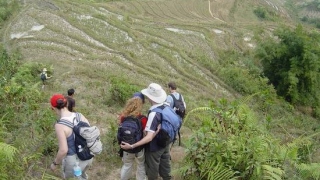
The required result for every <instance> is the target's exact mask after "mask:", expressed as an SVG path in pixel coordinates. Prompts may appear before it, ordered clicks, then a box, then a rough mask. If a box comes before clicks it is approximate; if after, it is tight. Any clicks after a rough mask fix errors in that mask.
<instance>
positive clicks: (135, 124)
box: [117, 116, 143, 153]
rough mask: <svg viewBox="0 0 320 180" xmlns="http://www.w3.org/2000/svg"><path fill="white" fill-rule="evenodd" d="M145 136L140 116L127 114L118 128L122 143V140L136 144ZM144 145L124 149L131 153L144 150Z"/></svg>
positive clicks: (118, 137) (119, 140) (118, 135)
mask: <svg viewBox="0 0 320 180" xmlns="http://www.w3.org/2000/svg"><path fill="white" fill-rule="evenodd" d="M142 138H143V131H142V125H141V120H140V119H139V118H138V117H134V116H127V117H125V118H124V119H123V121H122V123H121V124H120V126H119V128H118V133H117V139H118V143H119V144H120V143H121V141H123V142H126V143H129V144H131V145H132V144H134V143H136V142H138V141H140V140H141V139H142ZM142 148H143V146H138V147H136V148H133V149H129V150H123V151H126V152H129V153H137V152H140V151H141V150H142Z"/></svg>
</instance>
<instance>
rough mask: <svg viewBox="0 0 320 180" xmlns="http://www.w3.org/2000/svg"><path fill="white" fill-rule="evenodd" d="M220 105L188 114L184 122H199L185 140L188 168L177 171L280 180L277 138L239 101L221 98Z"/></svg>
mask: <svg viewBox="0 0 320 180" xmlns="http://www.w3.org/2000/svg"><path fill="white" fill-rule="evenodd" d="M220 106H221V107H200V108H196V109H194V110H192V111H190V112H189V113H188V115H187V117H186V120H185V123H186V124H188V119H190V118H191V116H192V117H193V118H197V122H201V123H200V124H199V129H198V130H196V131H195V132H194V135H193V136H192V137H191V139H190V141H189V142H188V143H187V157H186V158H185V163H186V166H189V167H191V168H189V169H187V170H186V169H183V168H182V169H181V173H182V174H183V175H185V177H188V178H189V179H196V177H201V179H215V180H219V179H221V180H225V179H273V180H280V179H281V178H282V177H283V175H284V171H283V168H282V166H281V162H282V161H281V160H280V158H279V157H278V156H277V155H278V153H277V152H278V150H279V146H277V145H278V144H279V143H278V142H277V139H274V138H273V137H272V136H270V135H268V134H267V133H266V132H264V131H263V130H261V129H259V128H258V126H257V122H256V120H255V119H256V118H255V114H254V113H253V112H252V111H251V110H250V109H249V108H248V107H247V106H246V105H245V104H244V103H243V102H241V101H238V102H232V103H227V102H226V101H225V100H222V101H220ZM204 112H205V113H204ZM192 122H193V121H192ZM191 174H195V175H194V176H193V177H190V175H191Z"/></svg>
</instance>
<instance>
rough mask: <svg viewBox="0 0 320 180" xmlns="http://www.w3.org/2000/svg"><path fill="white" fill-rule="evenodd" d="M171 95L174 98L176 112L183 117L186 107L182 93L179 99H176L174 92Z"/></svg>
mask: <svg viewBox="0 0 320 180" xmlns="http://www.w3.org/2000/svg"><path fill="white" fill-rule="evenodd" d="M170 96H171V97H172V99H173V107H174V108H175V110H176V113H177V114H178V115H179V116H180V117H181V118H182V119H183V118H184V116H185V115H186V108H185V107H184V103H183V101H182V97H181V94H179V99H176V97H175V96H174V95H173V94H170Z"/></svg>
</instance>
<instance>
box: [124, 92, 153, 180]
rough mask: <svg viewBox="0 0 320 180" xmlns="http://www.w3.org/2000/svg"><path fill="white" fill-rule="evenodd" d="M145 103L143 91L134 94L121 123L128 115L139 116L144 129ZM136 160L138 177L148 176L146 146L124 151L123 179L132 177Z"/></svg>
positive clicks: (140, 178)
mask: <svg viewBox="0 0 320 180" xmlns="http://www.w3.org/2000/svg"><path fill="white" fill-rule="evenodd" d="M143 103H144V96H143V94H142V93H140V92H138V93H135V94H134V95H133V97H132V98H131V99H129V100H127V102H126V105H125V107H124V109H123V110H122V112H121V115H120V117H119V121H120V122H119V123H120V124H121V123H122V122H123V120H124V119H125V118H126V117H129V116H133V117H135V118H138V119H139V120H140V121H141V126H142V129H141V130H142V131H144V128H145V126H146V123H147V117H146V116H144V115H142V113H141V111H142V107H143ZM135 160H136V162H137V171H136V179H137V180H144V179H145V178H146V171H145V165H144V163H145V157H144V148H142V149H141V151H140V152H137V153H130V152H126V151H123V155H122V162H123V165H122V168H121V173H120V176H121V180H128V179H130V178H131V175H132V169H133V163H134V161H135Z"/></svg>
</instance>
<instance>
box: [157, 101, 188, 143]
mask: <svg viewBox="0 0 320 180" xmlns="http://www.w3.org/2000/svg"><path fill="white" fill-rule="evenodd" d="M151 112H158V113H160V114H161V129H160V131H159V133H158V134H157V135H156V139H157V144H158V146H160V147H166V146H167V145H168V144H170V143H174V141H175V140H176V135H177V134H179V131H180V128H181V125H182V120H181V117H180V116H179V115H177V114H176V112H175V111H174V110H173V109H172V108H171V107H170V106H165V105H163V106H159V107H157V108H155V109H153V110H151Z"/></svg>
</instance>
